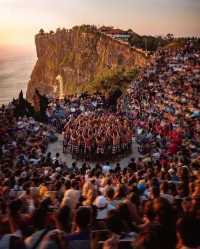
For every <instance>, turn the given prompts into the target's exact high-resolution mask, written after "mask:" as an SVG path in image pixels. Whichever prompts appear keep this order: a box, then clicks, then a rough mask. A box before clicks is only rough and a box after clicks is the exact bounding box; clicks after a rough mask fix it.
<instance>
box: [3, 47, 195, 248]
mask: <svg viewBox="0 0 200 249" xmlns="http://www.w3.org/2000/svg"><path fill="white" fill-rule="evenodd" d="M199 79H200V51H197V50H195V49H194V48H193V46H192V44H187V45H186V46H185V47H184V48H180V49H177V50H171V51H170V50H161V51H159V52H157V53H156V54H155V57H154V59H153V60H152V62H151V63H150V64H149V66H147V68H146V69H144V70H143V71H142V72H141V74H140V76H139V77H138V79H137V80H136V81H135V82H134V83H133V85H132V86H131V87H130V88H129V89H128V94H127V97H126V98H127V99H128V102H127V103H128V106H127V108H128V111H127V114H128V115H129V116H131V120H132V124H131V125H132V127H133V134H134V135H135V136H136V140H137V142H138V143H139V144H140V151H141V156H140V158H139V159H137V160H135V159H134V158H132V159H131V161H130V162H129V163H127V165H120V164H119V163H117V164H116V165H113V166H112V165H110V164H109V163H106V164H105V165H100V164H96V165H95V166H94V167H93V166H92V165H91V164H89V163H83V164H82V165H81V167H78V166H77V165H76V163H75V162H74V163H73V164H72V165H66V163H65V162H63V161H62V160H61V159H60V154H59V153H56V154H55V157H54V155H53V154H51V153H47V154H46V153H45V149H46V147H47V144H48V142H49V141H50V139H53V140H54V139H55V137H54V136H53V135H54V133H53V132H51V131H52V128H50V127H51V126H48V125H47V126H46V125H43V124H40V123H38V122H36V121H34V120H33V119H32V118H26V117H25V118H19V119H16V118H15V117H14V116H13V114H12V108H6V107H2V108H1V109H0V118H1V122H0V144H1V150H0V151H1V153H0V156H1V159H0V163H1V166H0V249H7V248H9V249H13V248H22V249H23V248H28V249H68V248H69V249H75V248H76V249H90V248H91V249H98V248H104V249H117V248H124V249H129V248H133V249H161V248H162V249H199V248H200V236H199V235H200V153H199V152H200V122H199V118H200V112H199V111H200V102H199V96H198V95H199V92H200V91H199V89H200V82H199ZM122 106H123V108H124V103H123V98H121V100H120V102H119V104H118V108H119V111H120V112H122V111H123V110H120V108H122ZM52 108H54V107H52ZM128 112H129V113H128ZM91 115H93V117H94V116H95V115H94V114H91ZM109 115H111V116H112V114H109ZM49 117H50V118H51V116H49ZM77 117H78V115H77ZM77 117H72V120H73V118H75V120H77V119H79V118H77ZM86 117H87V116H86ZM80 118H85V116H84V115H83V114H81V115H80ZM119 119H121V120H124V118H119ZM125 120H126V119H125ZM87 123H88V122H86V125H87ZM125 123H126V122H125ZM67 126H68V124H67ZM72 130H73V129H72ZM104 132H105V131H104ZM50 135H52V136H53V137H52V138H50Z"/></svg>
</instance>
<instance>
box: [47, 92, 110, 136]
mask: <svg viewBox="0 0 200 249" xmlns="http://www.w3.org/2000/svg"><path fill="white" fill-rule="evenodd" d="M105 107H106V99H105V96H103V95H101V94H100V93H96V94H93V95H89V94H86V93H85V94H80V95H76V96H75V95H71V96H68V97H65V99H64V100H59V99H54V98H50V99H49V105H48V108H47V110H46V115H47V121H48V123H49V124H51V125H52V126H54V127H55V128H56V130H57V131H58V132H60V133H61V132H62V131H63V128H64V126H65V124H66V122H67V121H69V120H70V119H71V118H72V117H77V116H78V115H80V114H81V113H85V112H86V113H87V112H92V111H100V110H103V109H105Z"/></svg>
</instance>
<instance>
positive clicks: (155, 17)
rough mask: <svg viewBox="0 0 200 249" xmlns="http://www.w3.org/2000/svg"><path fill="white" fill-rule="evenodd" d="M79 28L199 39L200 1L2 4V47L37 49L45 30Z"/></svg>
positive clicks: (6, 0) (20, 0)
mask: <svg viewBox="0 0 200 249" xmlns="http://www.w3.org/2000/svg"><path fill="white" fill-rule="evenodd" d="M79 24H95V25H109V26H114V27H117V28H122V29H129V28H131V29H133V31H135V32H137V33H139V34H149V35H166V34H167V33H173V34H174V35H175V36H200V0H72V1H70V0H0V46H21V47H23V48H28V47H33V46H34V35H35V34H36V33H37V32H38V31H39V29H40V28H43V29H44V30H45V31H50V30H56V28H58V27H60V28H62V27H65V28H70V27H72V26H74V25H79Z"/></svg>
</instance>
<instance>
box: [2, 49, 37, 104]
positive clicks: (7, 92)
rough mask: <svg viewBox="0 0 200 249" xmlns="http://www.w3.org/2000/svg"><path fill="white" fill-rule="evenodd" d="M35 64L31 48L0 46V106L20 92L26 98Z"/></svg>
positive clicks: (34, 53) (34, 54) (34, 56)
mask: <svg viewBox="0 0 200 249" xmlns="http://www.w3.org/2000/svg"><path fill="white" fill-rule="evenodd" d="M35 62H36V52H35V51H34V49H33V48H32V47H19V46H0V105H2V104H8V103H9V102H10V101H12V100H13V98H17V97H18V94H19V92H20V91H21V90H22V91H23V93H24V96H26V89H27V84H28V81H29V79H30V77H31V72H32V70H33V67H34V64H35Z"/></svg>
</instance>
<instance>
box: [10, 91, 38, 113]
mask: <svg viewBox="0 0 200 249" xmlns="http://www.w3.org/2000/svg"><path fill="white" fill-rule="evenodd" d="M14 105H15V110H14V112H15V116H16V117H23V116H25V115H26V116H34V108H33V106H32V105H31V104H30V103H29V102H28V101H27V100H26V99H25V98H24V96H23V91H22V90H21V91H20V93H19V96H18V99H17V100H16V101H14Z"/></svg>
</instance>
